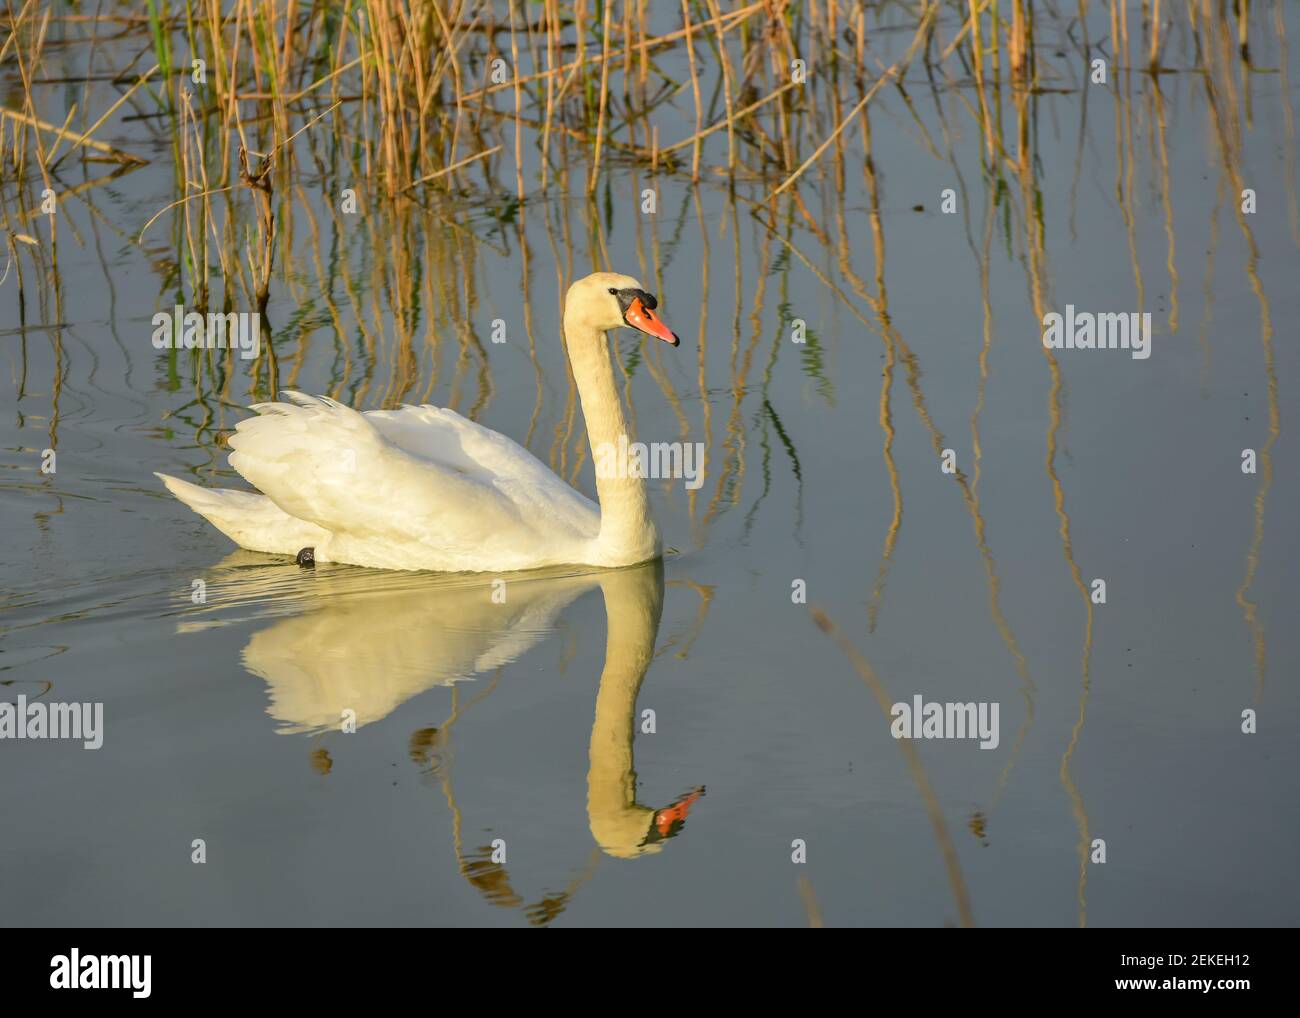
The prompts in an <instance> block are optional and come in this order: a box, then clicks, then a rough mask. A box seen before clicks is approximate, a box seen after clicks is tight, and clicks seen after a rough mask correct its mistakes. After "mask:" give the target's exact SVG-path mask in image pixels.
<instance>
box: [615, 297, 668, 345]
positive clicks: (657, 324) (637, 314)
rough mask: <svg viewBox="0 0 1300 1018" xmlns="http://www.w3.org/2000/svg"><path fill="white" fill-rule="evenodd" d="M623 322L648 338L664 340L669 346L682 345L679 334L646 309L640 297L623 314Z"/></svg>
mask: <svg viewBox="0 0 1300 1018" xmlns="http://www.w3.org/2000/svg"><path fill="white" fill-rule="evenodd" d="M623 321H625V322H627V324H628V325H630V326H632V328H634V329H637V330H639V331H640V332H644V333H645V334H646V335H647V336H654V337H655V338H656V339H662V340H663V341H664V342H665V343H667V344H668V345H669V346H677V345H678V344H679V343H681V340H680V339H679V338H678V337H677V333H675V332H673V330H672V329H670V328H668V326H667V325H666V324H665V323H664V320H663V319H662V318H660V317H659V316H658V315H656V314H655V313H654V312H653V311H651V310H650V309H649V308H648V307H646V306H645V304H644V302H643V301H642V300H641V298H640V297H633V298H632V303H631V304H629V305H628V306H627V310H626V311H624V312H623Z"/></svg>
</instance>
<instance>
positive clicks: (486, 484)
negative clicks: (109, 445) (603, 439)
mask: <svg viewBox="0 0 1300 1018" xmlns="http://www.w3.org/2000/svg"><path fill="white" fill-rule="evenodd" d="M286 395H287V396H288V397H289V398H290V399H291V400H293V402H292V403H263V404H259V405H257V406H255V407H254V408H253V409H254V410H256V411H257V412H258V416H257V417H253V418H250V419H248V420H245V421H241V422H240V423H239V425H238V426H237V427H236V429H235V434H234V435H232V436H231V439H230V445H231V447H232V448H233V449H234V450H235V451H234V452H233V453H232V454H231V456H230V464H231V466H233V467H234V468H235V469H236V470H238V471H239V473H240V474H242V475H243V476H244V477H245V478H246V479H247V480H248V481H250V482H251V483H252V484H254V485H256V486H257V487H258V488H260V489H261V490H262V491H263V492H264V493H265V494H266V495H267V496H268V497H269V498H270V499H271V500H272V501H273V502H275V504H276V505H278V506H280V508H281V509H283V510H284V511H285V512H287V513H289V514H290V515H291V516H294V517H297V518H298V519H302V520H307V521H309V522H311V523H315V524H316V525H317V526H320V527H323V528H325V529H326V530H328V531H330V532H331V534H332V535H333V536H332V540H331V544H330V548H331V554H332V556H333V557H334V558H335V560H338V561H355V560H357V559H356V558H355V551H356V550H357V549H359V548H362V547H365V548H366V549H367V559H368V563H367V564H374V565H386V566H391V567H395V568H421V567H425V568H438V569H482V568H491V569H506V568H526V567H527V566H529V565H532V564H535V562H534V560H535V559H536V558H537V557H538V553H539V551H541V552H544V551H545V550H546V548H547V547H548V546H550V545H562V544H563V543H564V542H566V541H574V540H584V539H587V538H589V537H591V536H593V535H594V533H595V530H596V529H597V528H598V527H599V516H598V515H597V513H596V510H595V508H594V506H592V504H591V503H590V502H588V501H587V500H585V499H583V498H582V497H581V496H580V495H578V494H577V493H576V492H573V493H572V497H566V496H565V495H564V493H563V491H562V490H561V489H563V488H567V485H564V484H563V482H562V481H560V480H559V478H556V477H555V476H554V475H553V474H550V473H549V471H546V470H545V468H544V467H541V464H540V463H539V462H538V461H537V460H536V458H535V457H532V456H531V455H530V454H529V453H527V452H526V451H525V450H524V449H522V448H521V447H519V446H518V445H516V444H515V443H513V442H510V441H509V439H506V438H505V437H504V436H500V435H496V434H495V433H494V432H490V431H488V430H487V429H486V428H479V427H478V426H477V425H475V426H472V428H473V429H474V430H471V429H470V428H462V427H459V426H458V425H456V424H455V423H454V422H450V421H444V422H443V423H444V424H446V425H447V426H446V427H444V428H443V429H442V431H437V430H435V429H436V428H437V427H438V424H437V423H436V420H435V419H431V420H430V421H429V423H428V424H427V425H426V427H427V428H428V429H429V434H428V435H425V436H419V435H418V434H417V433H416V431H415V429H416V427H417V425H416V423H415V421H414V418H409V419H408V420H407V421H403V422H402V430H401V434H402V436H403V443H404V444H398V443H397V442H395V441H393V440H391V439H390V438H389V437H387V436H386V435H385V433H384V431H383V430H381V429H382V428H384V427H385V426H390V425H389V422H388V421H384V420H382V419H376V415H374V414H362V413H359V412H357V411H356V410H352V409H350V408H349V407H346V406H344V405H343V404H341V403H338V402H336V401H335V400H332V399H328V398H326V397H310V396H304V395H302V394H300V393H292V392H291V393H286ZM445 413H450V411H438V412H435V418H436V417H440V416H441V415H442V414H445ZM452 416H453V417H455V418H456V419H457V420H458V421H461V422H462V423H463V424H464V425H469V422H468V421H464V419H463V418H460V417H459V415H455V414H453V415H452ZM457 438H458V439H459V441H454V440H453V439H457ZM512 448H513V450H515V451H514V452H513V453H512V451H511V449H512ZM413 450H418V451H413ZM539 467H540V468H541V474H542V475H546V476H548V477H549V481H547V480H546V479H545V477H543V476H539V471H538V469H537V468H539ZM570 490H571V489H570ZM376 550H377V551H378V554H379V555H380V557H378V558H377V557H376V554H375V553H376ZM422 550H423V551H427V553H428V556H431V557H426V556H425V555H423V554H422ZM389 551H391V553H392V556H393V558H392V561H387V560H383V559H382V556H383V555H384V554H387V553H388V552H389ZM350 554H351V555H353V557H351V558H349V557H347V556H348V555H350ZM512 556H523V558H522V559H521V561H520V563H519V564H516V563H515V561H514V558H512ZM485 563H486V564H485Z"/></svg>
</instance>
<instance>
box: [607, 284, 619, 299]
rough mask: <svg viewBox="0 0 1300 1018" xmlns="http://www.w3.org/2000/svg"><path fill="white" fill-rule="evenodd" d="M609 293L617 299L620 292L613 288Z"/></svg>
mask: <svg viewBox="0 0 1300 1018" xmlns="http://www.w3.org/2000/svg"><path fill="white" fill-rule="evenodd" d="M609 292H610V293H612V294H613V295H614V296H615V297H617V296H618V291H617V290H616V289H614V287H612V286H611V287H610V288H609Z"/></svg>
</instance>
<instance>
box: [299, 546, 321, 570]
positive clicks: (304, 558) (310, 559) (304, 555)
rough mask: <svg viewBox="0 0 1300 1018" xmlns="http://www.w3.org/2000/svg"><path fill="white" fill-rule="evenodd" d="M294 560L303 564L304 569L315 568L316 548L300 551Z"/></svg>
mask: <svg viewBox="0 0 1300 1018" xmlns="http://www.w3.org/2000/svg"><path fill="white" fill-rule="evenodd" d="M294 561H295V562H297V563H298V565H300V566H302V567H303V568H304V569H315V568H316V549H315V548H304V549H302V551H300V552H298V556H297V557H296V558H295V559H294Z"/></svg>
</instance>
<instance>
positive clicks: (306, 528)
mask: <svg viewBox="0 0 1300 1018" xmlns="http://www.w3.org/2000/svg"><path fill="white" fill-rule="evenodd" d="M154 476H155V477H157V478H158V479H159V480H160V481H162V482H163V484H165V485H166V486H167V490H168V491H170V492H171V493H172V494H173V495H175V496H176V497H177V498H178V499H180V500H181V501H182V502H184V503H185V504H186V505H187V506H189V507H190V508H191V509H193V510H194V511H195V512H196V513H198V514H199V515H200V516H202V517H203V518H204V519H205V520H207V521H208V522H209V523H211V524H212V525H213V526H214V527H216V528H217V529H218V530H220V531H221V532H222V533H223V534H225V535H226V536H227V537H228V538H230V539H231V540H232V541H234V542H235V543H236V544H238V545H239V546H240V547H241V548H247V549H248V550H249V551H264V552H270V553H271V554H272V555H295V554H297V553H298V551H299V550H301V549H302V548H310V547H315V546H316V545H318V544H320V543H322V542H323V541H324V540H325V538H327V537H328V536H329V534H328V532H327V531H325V530H323V529H322V528H320V527H318V526H316V524H314V523H308V522H307V521H306V520H300V519H296V518H295V517H293V516H290V515H289V514H288V513H286V512H285V511H284V510H283V509H281V508H280V507H279V506H278V505H276V504H275V503H274V502H272V501H271V500H270V499H269V498H267V497H266V496H265V495H258V494H255V493H253V492H251V491H233V490H231V489H230V488H200V487H199V486H198V485H197V484H191V483H190V482H189V481H182V480H181V479H180V478H179V477H169V476H168V475H167V474H159V473H155V474H154Z"/></svg>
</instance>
